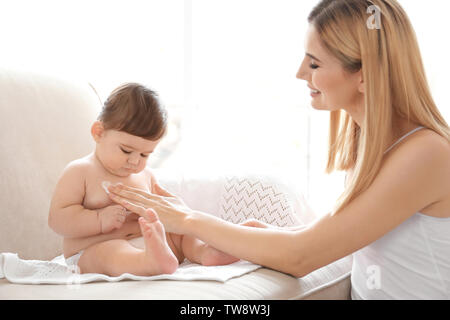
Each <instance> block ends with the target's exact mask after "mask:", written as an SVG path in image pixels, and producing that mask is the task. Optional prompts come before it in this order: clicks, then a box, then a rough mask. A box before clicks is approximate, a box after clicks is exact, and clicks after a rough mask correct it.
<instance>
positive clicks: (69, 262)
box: [66, 250, 84, 267]
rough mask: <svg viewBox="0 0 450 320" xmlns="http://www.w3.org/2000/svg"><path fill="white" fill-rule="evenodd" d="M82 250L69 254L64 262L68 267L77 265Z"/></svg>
mask: <svg viewBox="0 0 450 320" xmlns="http://www.w3.org/2000/svg"><path fill="white" fill-rule="evenodd" d="M83 252H84V251H83V250H81V251H80V252H78V253H76V254H74V255H73V256H70V257H68V258H66V264H67V266H68V267H76V266H78V260H80V257H81V255H82V254H83Z"/></svg>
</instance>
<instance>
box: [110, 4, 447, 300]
mask: <svg viewBox="0 0 450 320" xmlns="http://www.w3.org/2000/svg"><path fill="white" fill-rule="evenodd" d="M375 6H376V7H375ZM368 12H369V13H368ZM371 14H372V16H371ZM373 14H375V15H378V16H376V17H375V18H376V19H374V18H373ZM371 19H372V20H371ZM308 21H309V24H310V25H309V30H308V33H307V38H306V45H305V46H306V55H305V57H304V60H303V62H302V64H301V66H300V69H299V70H298V73H297V78H299V79H302V80H305V81H306V82H307V85H308V87H309V88H310V89H311V95H312V97H313V99H312V106H313V107H314V108H315V109H317V110H327V111H330V140H329V157H328V166H327V172H331V171H333V170H345V171H347V177H346V188H345V191H344V193H343V194H342V195H341V197H340V198H339V200H338V202H337V204H336V206H335V208H334V210H333V211H332V212H330V213H329V214H327V215H325V216H323V217H322V218H321V219H319V220H317V221H315V222H314V223H312V224H311V225H308V226H306V227H303V228H298V229H295V230H282V229H278V228H273V227H271V226H269V225H265V224H263V223H261V222H257V221H252V222H250V223H247V224H246V225H234V224H232V223H229V222H225V221H223V220H220V219H218V218H216V217H214V216H211V215H209V214H206V213H202V212H198V211H194V210H191V209H190V208H188V207H187V206H186V205H184V203H183V202H182V200H181V199H178V198H176V197H175V196H173V195H172V194H170V193H169V192H168V191H165V190H163V189H162V188H161V187H159V186H158V187H157V188H156V192H157V193H158V194H157V195H154V194H148V193H145V192H142V191H140V190H135V189H131V188H128V187H126V186H115V187H112V188H111V189H110V191H111V192H112V195H111V197H112V199H113V200H114V201H116V202H117V203H120V204H122V205H124V206H125V207H126V208H127V209H129V210H131V211H134V212H136V213H138V214H140V215H141V216H145V215H146V212H148V211H147V210H150V211H151V210H152V209H148V208H153V209H154V210H155V211H156V212H157V213H158V215H159V218H160V219H161V222H162V223H163V224H164V226H165V228H166V231H168V232H174V233H179V234H184V235H191V236H194V237H197V238H199V239H201V240H202V241H204V242H206V243H209V244H210V245H212V246H213V247H215V248H218V249H219V250H222V251H224V252H226V253H228V254H230V255H233V256H235V257H238V258H241V259H245V260H248V261H251V262H254V263H257V264H260V265H263V266H266V267H269V268H272V269H276V270H279V271H282V272H286V273H289V274H291V275H294V276H296V277H302V276H304V275H306V274H308V273H310V272H312V271H313V270H316V269H318V268H320V267H322V266H325V265H327V264H329V263H331V262H333V261H335V260H337V259H340V258H342V257H344V256H346V255H349V254H351V253H354V255H353V257H354V261H353V269H352V276H351V280H352V297H353V298H355V299H357V298H362V299H410V298H412V299H450V145H449V141H450V129H449V127H448V125H447V123H446V122H445V120H444V119H443V117H442V116H441V114H440V113H439V111H438V109H437V107H436V105H435V104H434V102H433V99H432V97H431V94H430V90H429V88H428V85H427V81H426V77H425V72H424V68H423V64H422V60H421V56H420V52H419V48H418V44H417V41H416V37H415V33H414V31H413V28H412V26H411V24H410V22H409V19H408V17H407V15H406V13H405V12H404V11H403V9H402V8H401V7H400V5H399V4H398V3H397V2H396V1H395V0H372V1H365V0H323V1H321V2H320V3H319V4H318V5H317V6H316V7H315V8H314V9H313V11H312V12H311V14H310V16H309V18H308ZM374 21H375V22H376V23H375V24H374V23H373V22H374ZM370 22H371V23H370ZM254 227H258V228H254ZM373 276H376V278H375V279H378V281H373V280H374V279H371V277H373Z"/></svg>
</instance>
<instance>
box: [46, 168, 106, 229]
mask: <svg viewBox="0 0 450 320" xmlns="http://www.w3.org/2000/svg"><path fill="white" fill-rule="evenodd" d="M85 166H86V164H84V163H83V162H81V161H73V162H71V163H69V165H68V166H67V167H66V168H65V169H64V171H63V173H62V175H61V177H60V179H59V181H58V183H57V184H56V187H55V191H54V193H53V198H52V201H51V204H50V212H49V216H48V225H49V226H50V228H52V229H53V231H55V232H56V233H58V234H60V235H62V236H64V237H87V236H92V235H96V234H99V233H101V223H100V219H99V218H98V213H97V211H96V210H88V209H85V208H84V207H83V205H82V203H83V199H84V195H85V174H84V172H85Z"/></svg>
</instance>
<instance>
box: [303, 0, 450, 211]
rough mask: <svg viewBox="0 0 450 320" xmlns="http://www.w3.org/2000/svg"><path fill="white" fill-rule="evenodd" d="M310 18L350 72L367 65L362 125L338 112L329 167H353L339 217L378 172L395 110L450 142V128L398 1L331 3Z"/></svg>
mask: <svg viewBox="0 0 450 320" xmlns="http://www.w3.org/2000/svg"><path fill="white" fill-rule="evenodd" d="M374 6H376V7H374ZM369 8H370V9H373V8H375V10H377V11H378V12H376V13H378V14H379V17H380V19H379V20H378V21H377V26H376V27H375V28H369V24H368V19H369V18H370V12H371V11H370V9H369ZM368 9H369V10H368ZM308 21H309V23H310V24H312V25H313V26H314V27H315V29H316V30H317V32H318V34H319V36H320V39H321V41H322V45H323V46H324V47H325V48H326V49H327V50H328V51H329V52H330V53H331V54H332V55H334V56H335V57H336V58H338V59H339V61H340V62H341V64H342V66H343V68H344V69H345V70H347V71H349V72H356V71H359V70H362V75H363V81H364V84H365V89H364V90H365V92H364V108H365V116H364V122H363V124H362V126H361V128H360V127H359V126H358V124H357V123H356V122H355V121H354V120H353V119H352V118H351V117H350V116H349V114H348V113H347V112H345V111H344V110H338V111H332V112H331V115H330V135H329V152H328V164H327V167H326V172H327V173H331V172H332V171H334V170H344V171H346V170H349V169H353V175H352V177H351V179H350V180H349V181H348V183H347V186H346V189H345V191H344V192H343V193H342V194H341V196H340V197H339V199H338V201H337V203H336V205H335V207H334V209H333V211H332V214H336V213H337V212H338V211H339V210H341V209H342V208H343V207H345V206H346V205H348V204H349V203H350V202H351V201H352V200H353V199H355V198H356V197H357V196H358V195H360V194H361V193H362V192H364V191H365V190H366V189H367V188H368V187H369V186H370V185H371V183H372V182H373V180H374V179H375V177H376V175H377V174H378V172H379V169H380V166H381V161H382V159H383V154H384V151H385V148H386V145H387V144H388V143H389V140H388V139H389V137H390V135H391V134H392V132H393V129H394V128H393V122H392V120H393V118H394V115H396V116H399V117H401V118H405V119H408V121H411V122H413V123H416V124H419V125H421V126H423V127H426V128H428V129H431V130H433V131H435V132H436V133H438V134H439V135H441V136H442V137H444V138H446V139H447V140H449V141H450V130H449V127H448V124H447V123H446V121H445V120H444V118H443V117H442V115H441V114H440V112H439V110H438V109H437V107H436V105H435V103H434V101H433V98H432V96H431V93H430V89H429V87H428V83H427V79H426V75H425V70H424V67H423V63H422V58H421V54H420V50H419V46H418V43H417V39H416V35H415V32H414V29H413V27H412V25H411V23H410V21H409V18H408V16H407V15H406V13H405V11H404V10H403V9H402V7H401V6H400V4H399V3H398V2H397V1H395V0H372V1H368V0H323V1H321V2H320V3H319V4H318V5H317V6H316V7H315V8H314V9H313V11H312V12H311V13H310V15H309V18H308Z"/></svg>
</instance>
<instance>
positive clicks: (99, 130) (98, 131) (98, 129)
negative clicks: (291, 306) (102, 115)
mask: <svg viewBox="0 0 450 320" xmlns="http://www.w3.org/2000/svg"><path fill="white" fill-rule="evenodd" d="M104 133H105V127H104V126H103V123H102V122H101V121H98V120H97V121H95V122H94V123H93V124H92V127H91V135H92V138H94V140H95V142H98V141H99V140H100V138H101V137H103V135H104Z"/></svg>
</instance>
